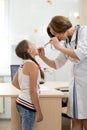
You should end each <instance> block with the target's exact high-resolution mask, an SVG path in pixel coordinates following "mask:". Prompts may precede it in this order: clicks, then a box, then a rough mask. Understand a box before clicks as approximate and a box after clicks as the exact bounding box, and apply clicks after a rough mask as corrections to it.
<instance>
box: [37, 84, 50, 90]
mask: <svg viewBox="0 0 87 130" xmlns="http://www.w3.org/2000/svg"><path fill="white" fill-rule="evenodd" d="M39 87H40V91H41V92H44V91H47V90H48V89H47V87H46V86H45V85H44V84H40V86H39Z"/></svg>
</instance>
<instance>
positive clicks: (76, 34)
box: [38, 16, 87, 130]
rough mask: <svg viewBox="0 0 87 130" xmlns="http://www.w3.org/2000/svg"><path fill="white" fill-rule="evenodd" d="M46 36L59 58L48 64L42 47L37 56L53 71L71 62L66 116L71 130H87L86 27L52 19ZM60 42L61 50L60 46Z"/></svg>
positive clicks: (55, 17) (67, 20)
mask: <svg viewBox="0 0 87 130" xmlns="http://www.w3.org/2000/svg"><path fill="white" fill-rule="evenodd" d="M47 32H48V35H49V36H50V38H51V39H50V44H52V45H53V46H54V47H55V48H56V49H57V50H58V51H60V55H58V56H57V58H56V59H54V60H51V59H49V58H47V57H46V56H45V51H44V48H43V47H41V48H39V49H38V51H39V56H40V58H41V59H42V60H43V61H44V62H45V63H46V64H47V65H49V66H50V67H52V68H54V69H59V68H60V67H62V66H63V65H64V64H65V63H66V62H67V60H70V61H71V62H72V79H71V82H70V86H69V97H68V113H67V114H68V116H70V117H71V118H72V130H83V127H84V129H85V130H87V101H86V100H87V26H80V25H77V26H72V23H71V22H70V20H69V19H68V18H66V17H64V16H54V17H53V18H52V19H51V21H50V23H49V25H48V27H47ZM61 40H63V41H64V46H61V44H60V41H61ZM67 69H68V68H67Z"/></svg>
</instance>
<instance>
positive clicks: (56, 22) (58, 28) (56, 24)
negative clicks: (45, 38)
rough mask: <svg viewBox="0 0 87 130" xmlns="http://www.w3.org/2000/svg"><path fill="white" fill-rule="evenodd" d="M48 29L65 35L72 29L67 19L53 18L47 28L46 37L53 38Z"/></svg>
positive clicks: (61, 17)
mask: <svg viewBox="0 0 87 130" xmlns="http://www.w3.org/2000/svg"><path fill="white" fill-rule="evenodd" d="M50 27H51V28H52V29H53V31H55V32H57V33H65V32H66V31H67V30H68V29H69V28H71V27H72V23H71V22H70V20H69V19H68V18H67V17H64V16H54V17H53V18H52V19H51V21H50V23H49V25H48V27H47V33H48V35H49V36H50V37H54V35H53V34H52V33H51V32H50Z"/></svg>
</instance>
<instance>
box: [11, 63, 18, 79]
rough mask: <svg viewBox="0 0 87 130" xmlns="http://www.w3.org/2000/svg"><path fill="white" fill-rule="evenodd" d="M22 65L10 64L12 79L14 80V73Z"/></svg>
mask: <svg viewBox="0 0 87 130" xmlns="http://www.w3.org/2000/svg"><path fill="white" fill-rule="evenodd" d="M19 66H20V65H10V70H11V80H13V76H14V74H15V73H16V72H17V70H18V68H19Z"/></svg>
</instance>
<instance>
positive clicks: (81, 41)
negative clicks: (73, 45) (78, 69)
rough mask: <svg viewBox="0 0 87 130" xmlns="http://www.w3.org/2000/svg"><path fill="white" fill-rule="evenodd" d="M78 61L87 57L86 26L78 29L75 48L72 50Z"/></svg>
mask: <svg viewBox="0 0 87 130" xmlns="http://www.w3.org/2000/svg"><path fill="white" fill-rule="evenodd" d="M74 52H75V53H76V55H77V56H78V57H79V59H80V61H82V60H84V59H85V58H86V57H87V27H83V28H82V29H81V30H80V34H79V38H78V44H77V49H75V50H74Z"/></svg>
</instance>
